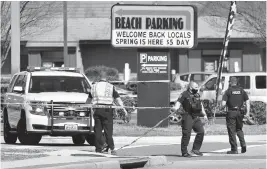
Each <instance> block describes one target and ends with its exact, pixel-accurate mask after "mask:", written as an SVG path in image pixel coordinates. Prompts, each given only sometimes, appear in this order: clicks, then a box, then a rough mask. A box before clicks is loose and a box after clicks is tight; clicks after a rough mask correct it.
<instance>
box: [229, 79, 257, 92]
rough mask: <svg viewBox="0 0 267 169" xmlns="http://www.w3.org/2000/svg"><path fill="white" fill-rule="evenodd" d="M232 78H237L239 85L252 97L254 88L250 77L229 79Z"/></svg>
mask: <svg viewBox="0 0 267 169" xmlns="http://www.w3.org/2000/svg"><path fill="white" fill-rule="evenodd" d="M231 77H236V78H237V81H238V85H239V86H240V87H242V88H243V89H244V90H245V91H246V93H247V94H248V96H249V97H250V96H251V94H252V87H253V85H252V80H251V77H250V75H239V76H230V78H229V79H231Z"/></svg>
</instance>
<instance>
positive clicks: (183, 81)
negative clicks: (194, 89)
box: [179, 74, 190, 88]
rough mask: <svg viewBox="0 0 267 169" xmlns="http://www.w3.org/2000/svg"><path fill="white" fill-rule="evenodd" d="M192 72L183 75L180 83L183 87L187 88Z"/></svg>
mask: <svg viewBox="0 0 267 169" xmlns="http://www.w3.org/2000/svg"><path fill="white" fill-rule="evenodd" d="M189 79H190V74H185V75H181V76H180V79H179V83H180V85H181V87H182V88H185V87H186V86H187V85H188V84H189Z"/></svg>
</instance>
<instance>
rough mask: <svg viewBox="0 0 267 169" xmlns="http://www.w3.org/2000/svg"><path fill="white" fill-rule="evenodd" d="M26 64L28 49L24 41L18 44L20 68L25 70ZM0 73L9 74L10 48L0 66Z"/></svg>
mask: <svg viewBox="0 0 267 169" xmlns="http://www.w3.org/2000/svg"><path fill="white" fill-rule="evenodd" d="M27 66H28V49H27V48H26V46H25V43H24V42H21V45H20V67H21V68H20V70H21V71H23V70H26V69H27ZM1 74H11V50H10V52H9V53H8V56H7V58H6V61H5V63H4V65H3V67H1Z"/></svg>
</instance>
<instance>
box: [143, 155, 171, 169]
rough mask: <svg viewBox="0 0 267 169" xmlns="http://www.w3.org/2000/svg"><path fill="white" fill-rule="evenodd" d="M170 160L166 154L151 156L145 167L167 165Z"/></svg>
mask: <svg viewBox="0 0 267 169" xmlns="http://www.w3.org/2000/svg"><path fill="white" fill-rule="evenodd" d="M167 164H168V161H167V158H166V156H149V160H148V161H147V163H146V164H145V166H144V167H155V166H163V165H167Z"/></svg>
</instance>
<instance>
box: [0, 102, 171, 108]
mask: <svg viewBox="0 0 267 169" xmlns="http://www.w3.org/2000/svg"><path fill="white" fill-rule="evenodd" d="M2 104H3V105H7V106H8V105H29V106H31V105H34V106H35V105H36V106H44V107H48V106H53V107H71V108H112V109H123V108H127V109H170V108H172V107H135V106H114V105H94V104H71V103H70V104H52V103H2Z"/></svg>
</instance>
